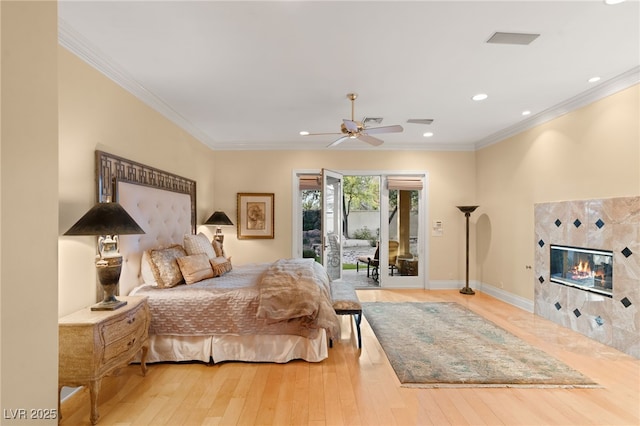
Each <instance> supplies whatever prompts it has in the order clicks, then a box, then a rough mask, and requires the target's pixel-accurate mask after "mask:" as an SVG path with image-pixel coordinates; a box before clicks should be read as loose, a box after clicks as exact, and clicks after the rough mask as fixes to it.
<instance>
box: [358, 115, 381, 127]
mask: <svg viewBox="0 0 640 426" xmlns="http://www.w3.org/2000/svg"><path fill="white" fill-rule="evenodd" d="M380 123H382V117H365V118H364V120H362V124H363V125H364V126H366V125H367V124H380Z"/></svg>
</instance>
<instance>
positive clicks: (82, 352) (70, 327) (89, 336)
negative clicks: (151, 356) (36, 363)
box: [58, 296, 151, 424]
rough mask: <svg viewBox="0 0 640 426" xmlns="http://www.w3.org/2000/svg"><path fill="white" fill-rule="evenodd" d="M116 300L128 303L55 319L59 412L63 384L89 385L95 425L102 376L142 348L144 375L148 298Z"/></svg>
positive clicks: (84, 310) (130, 297) (127, 360)
mask: <svg viewBox="0 0 640 426" xmlns="http://www.w3.org/2000/svg"><path fill="white" fill-rule="evenodd" d="M119 299H121V300H126V301H127V304H126V305H125V306H123V307H121V308H120V309H117V310H115V311H92V310H91V309H90V308H89V307H87V308H85V309H81V310H79V311H77V312H74V313H72V314H70V315H67V316H66V317H63V318H60V319H59V320H58V335H59V337H58V339H59V340H58V346H59V352H58V353H59V355H58V413H60V406H59V405H60V399H59V398H60V392H59V391H60V390H61V389H62V387H63V386H88V387H89V394H90V397H91V417H90V419H91V423H92V424H96V423H97V422H98V418H99V417H100V414H99V413H98V392H99V390H100V383H101V381H102V378H103V377H105V376H107V375H108V374H110V373H112V372H113V371H114V370H116V369H118V368H121V367H124V366H126V365H128V364H129V363H130V362H131V361H132V360H133V359H134V358H135V356H136V355H137V354H138V352H140V351H141V350H142V357H141V362H140V366H141V368H142V374H143V375H145V374H146V372H147V366H146V364H145V361H146V357H147V351H148V349H149V322H150V319H151V316H150V314H149V307H148V306H147V298H146V296H145V297H135V296H129V297H125V296H121V297H119Z"/></svg>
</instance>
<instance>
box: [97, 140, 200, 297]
mask: <svg viewBox="0 0 640 426" xmlns="http://www.w3.org/2000/svg"><path fill="white" fill-rule="evenodd" d="M96 182H97V185H98V188H97V201H99V202H102V201H108V200H115V201H118V202H119V203H120V204H121V205H122V207H124V209H125V210H126V211H127V212H128V213H129V214H130V215H131V217H133V219H134V220H135V221H136V222H137V223H138V225H140V227H141V228H142V229H143V230H144V231H145V234H141V235H121V236H119V237H118V238H119V240H120V253H121V254H122V274H121V275H120V288H119V290H120V291H119V293H120V294H121V295H127V294H129V292H130V291H131V290H133V289H134V288H135V287H137V286H138V285H140V284H142V276H141V270H140V260H141V258H142V253H143V252H144V251H145V250H148V249H152V248H157V247H164V246H168V245H171V244H182V242H183V238H184V234H191V233H194V232H195V228H196V182H195V181H194V180H191V179H187V178H184V177H181V176H178V175H175V174H172V173H169V172H165V171H163V170H159V169H156V168H153V167H150V166H146V165H144V164H141V163H137V162H135V161H131V160H127V159H126V158H122V157H118V156H115V155H112V154H108V153H106V152H103V151H96ZM98 295H99V298H98V299H99V300H102V288H98Z"/></svg>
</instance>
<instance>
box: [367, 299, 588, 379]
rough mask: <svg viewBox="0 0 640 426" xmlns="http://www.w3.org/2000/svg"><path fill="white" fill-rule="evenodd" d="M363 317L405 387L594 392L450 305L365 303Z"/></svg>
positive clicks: (575, 375)
mask: <svg viewBox="0 0 640 426" xmlns="http://www.w3.org/2000/svg"><path fill="white" fill-rule="evenodd" d="M362 307H363V312H364V316H365V318H366V319H367V321H368V322H369V324H370V325H371V328H372V329H373V331H374V333H375V335H376V337H377V338H378V341H379V342H380V344H381V345H382V348H383V349H384V352H385V353H386V355H387V358H388V359H389V362H390V363H391V365H392V367H393V369H394V370H395V372H396V375H397V376H398V379H399V380H400V382H401V383H402V385H403V386H407V387H596V386H597V384H596V383H594V382H593V381H592V380H590V379H588V378H586V377H585V376H583V375H582V374H581V373H579V372H577V371H575V370H573V369H571V368H570V367H569V366H567V365H565V364H564V363H562V362H560V361H558V360H557V359H555V358H553V357H552V356H550V355H549V354H547V353H546V352H544V351H542V350H539V349H537V348H534V347H533V346H531V345H529V344H528V343H526V342H524V341H523V340H521V339H520V338H518V337H516V336H515V335H513V334H511V333H509V332H508V331H506V330H504V329H502V328H500V327H498V326H497V325H495V324H494V323H492V322H490V321H488V320H486V319H484V318H483V317H481V316H479V315H477V314H475V313H473V312H472V311H470V310H469V309H467V308H465V307H464V306H462V305H459V304H457V303H453V302H447V303H444V302H438V303H417V302H403V303H397V302H368V303H362Z"/></svg>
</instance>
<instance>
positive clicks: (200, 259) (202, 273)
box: [176, 241, 213, 284]
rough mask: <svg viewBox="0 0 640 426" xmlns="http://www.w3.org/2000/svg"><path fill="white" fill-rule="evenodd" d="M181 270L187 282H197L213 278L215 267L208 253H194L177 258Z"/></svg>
mask: <svg viewBox="0 0 640 426" xmlns="http://www.w3.org/2000/svg"><path fill="white" fill-rule="evenodd" d="M208 243H209V242H208V241H207V244H208ZM176 260H177V261H178V266H179V267H180V272H182V276H183V277H184V281H185V282H186V283H187V284H193V283H197V282H198V281H202V280H204V279H207V278H213V268H212V266H211V263H209V258H208V257H207V255H206V254H204V253H200V254H194V255H191V256H184V257H179V258H177V259H176Z"/></svg>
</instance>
